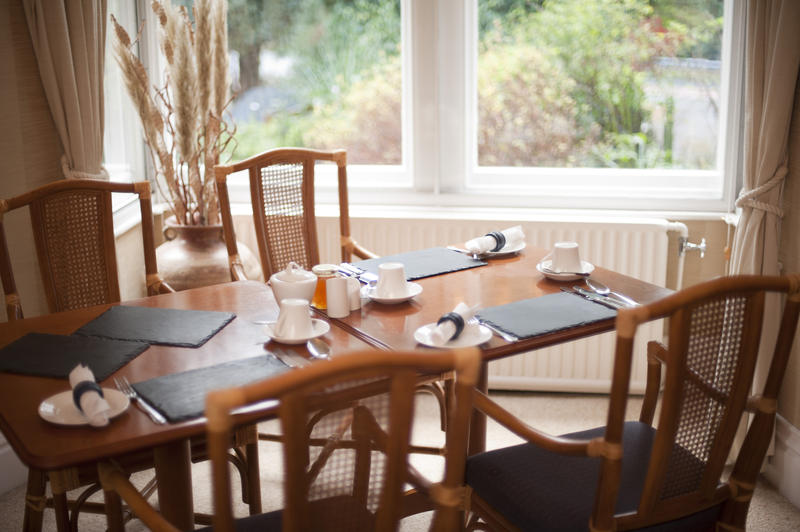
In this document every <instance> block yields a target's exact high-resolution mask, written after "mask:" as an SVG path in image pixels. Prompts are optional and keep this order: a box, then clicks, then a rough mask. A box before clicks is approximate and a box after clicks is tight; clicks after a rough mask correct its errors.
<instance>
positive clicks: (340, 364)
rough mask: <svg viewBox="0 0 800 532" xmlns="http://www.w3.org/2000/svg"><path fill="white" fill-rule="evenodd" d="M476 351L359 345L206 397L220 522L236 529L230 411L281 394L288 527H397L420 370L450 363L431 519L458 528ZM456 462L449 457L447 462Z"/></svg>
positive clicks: (216, 511)
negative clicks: (440, 476) (451, 378)
mask: <svg viewBox="0 0 800 532" xmlns="http://www.w3.org/2000/svg"><path fill="white" fill-rule="evenodd" d="M479 367H480V352H479V351H478V350H477V349H464V350H454V351H442V352H435V353H432V352H385V351H375V350H372V351H363V352H357V353H352V354H348V355H343V356H341V357H337V358H335V359H333V360H332V361H330V362H325V363H317V364H314V365H312V366H309V367H306V368H304V369H303V370H299V371H292V372H288V373H286V374H284V375H281V376H279V377H277V378H274V379H270V380H267V381H262V382H259V383H254V384H251V385H248V386H244V387H240V388H232V389H229V390H222V391H217V392H212V393H210V394H209V395H208V397H207V399H206V417H207V418H208V444H209V452H210V456H211V461H212V477H213V484H214V523H213V524H214V529H215V530H219V531H227V530H234V525H233V519H232V515H231V511H232V510H231V488H230V478H229V476H228V475H229V472H228V463H227V459H226V456H225V450H226V449H227V447H228V446H229V442H230V438H231V430H232V428H234V426H235V425H237V424H242V423H246V422H252V420H245V419H244V418H241V420H240V421H237V419H236V416H233V415H232V414H231V411H232V410H234V409H236V408H238V407H241V406H244V405H248V404H252V403H256V402H261V401H264V400H268V399H277V400H278V401H279V403H278V404H279V406H278V413H279V418H280V422H281V426H282V429H283V431H282V432H283V439H282V446H283V461H284V508H283V514H282V522H283V530H394V529H395V528H396V525H397V522H398V520H399V519H400V518H401V517H402V514H401V510H402V508H401V502H402V497H403V485H404V484H405V483H406V481H407V480H408V479H409V474H408V466H407V454H408V451H409V443H410V434H411V427H412V420H413V410H414V390H415V384H416V383H417V382H418V380H419V378H420V375H425V374H439V373H442V372H446V371H451V370H454V372H455V394H454V401H453V403H452V411H451V414H452V417H448V420H449V426H448V433H447V442H448V456H447V462H446V465H445V477H444V480H443V481H442V482H441V483H439V484H437V485H436V486H435V489H432V490H430V491H431V493H432V494H433V498H434V502H436V506H437V507H436V510H437V511H436V517H435V523H434V524H435V526H436V527H437V528H439V529H448V528H449V529H455V528H457V526H456V523H458V522H459V515H458V514H459V511H460V510H459V509H458V503H459V502H460V500H459V497H457V496H456V495H455V494H456V493H458V492H459V490H460V489H461V488H459V487H460V486H461V485H462V482H463V469H462V468H454V467H452V466H451V464H454V463H455V464H457V463H459V462H458V460H460V461H461V462H462V463H463V460H464V458H465V456H464V455H465V454H466V445H467V434H468V427H469V417H470V414H471V405H472V390H473V387H474V385H475V382H476V379H477V376H478V372H479ZM451 460H452V461H451Z"/></svg>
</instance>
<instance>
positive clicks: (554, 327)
mask: <svg viewBox="0 0 800 532" xmlns="http://www.w3.org/2000/svg"><path fill="white" fill-rule="evenodd" d="M616 315H617V311H616V310H614V309H610V308H608V307H605V306H603V305H601V304H599V303H594V302H592V301H589V300H587V299H583V298H582V297H577V296H575V295H574V294H567V293H563V292H562V293H558V294H549V295H546V296H542V297H535V298H532V299H523V300H522V301H515V302H513V303H507V304H505V305H499V306H497V307H488V308H485V309H483V310H481V311H479V312H478V314H477V316H478V319H479V320H480V321H483V322H486V323H488V324H489V325H491V326H492V327H494V328H497V329H500V330H502V331H504V332H507V333H510V334H513V335H514V336H516V337H517V338H530V337H532V336H539V335H540V334H546V333H550V332H555V331H561V330H564V329H571V328H572V327H578V326H580V325H586V324H588V323H594V322H596V321H602V320H607V319H610V318H613V317H615V316H616Z"/></svg>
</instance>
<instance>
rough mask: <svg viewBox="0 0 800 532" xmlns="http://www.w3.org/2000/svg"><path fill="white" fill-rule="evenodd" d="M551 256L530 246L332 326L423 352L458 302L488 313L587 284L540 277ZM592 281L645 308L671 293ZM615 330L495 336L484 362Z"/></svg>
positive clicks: (604, 273)
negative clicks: (418, 334)
mask: <svg viewBox="0 0 800 532" xmlns="http://www.w3.org/2000/svg"><path fill="white" fill-rule="evenodd" d="M547 253H548V251H547V250H544V249H537V248H534V247H530V246H528V247H526V248H525V249H524V250H523V251H522V252H521V253H520V254H518V255H515V256H511V257H507V258H498V259H491V260H490V261H489V265H488V266H481V267H477V268H471V269H468V270H461V271H458V272H453V273H448V274H446V275H438V276H435V277H428V278H425V279H419V280H417V281H415V282H417V283H419V284H420V285H422V288H423V291H422V293H421V294H420V295H419V296H417V297H415V298H414V299H413V300H411V301H408V302H405V303H400V304H395V305H385V304H380V303H376V302H364V305H363V306H362V308H361V311H360V312H358V311H356V312H351V313H350V315H349V316H347V317H346V318H335V319H334V318H331V319H330V321H331V323H333V324H334V325H337V326H339V327H341V328H343V329H345V330H347V331H348V332H351V333H352V334H354V335H355V336H358V337H359V338H361V339H363V340H364V341H365V342H367V343H370V344H371V345H374V346H375V347H378V348H382V349H393V350H400V349H415V348H420V347H421V346H420V345H419V344H417V342H416V341H415V340H414V331H415V330H416V329H417V328H419V327H421V326H423V325H426V324H428V323H432V322H435V321H436V320H438V319H439V317H440V316H441V315H442V314H444V313H446V312H449V311H451V310H452V309H453V308H454V307H455V306H456V305H457V304H458V303H459V302H462V301H463V302H464V303H466V304H468V305H475V304H480V306H481V308H487V307H492V306H496V305H502V304H504V303H511V302H513V301H519V300H523V299H529V298H534V297H541V296H544V295H547V294H553V293H557V292H559V291H560V290H561V287H564V286H566V287H571V286H572V285H575V284H583V282H582V281H570V282H557V281H552V280H549V279H547V278H545V277H544V276H543V275H542V274H541V273H539V271H538V270H537V269H536V264H537V263H538V262H539V261H540V260H542V257H544V256H545V255H546V254H547ZM592 279H597V280H598V281H601V282H603V283H604V284H606V285H607V286H609V287H610V288H611V289H612V290H616V291H618V292H621V293H624V294H625V295H627V296H629V297H631V298H633V299H634V300H636V301H638V302H640V303H650V302H653V301H656V300H658V299H661V298H662V297H665V296H667V295H669V294H671V293H672V290H669V289H667V288H663V287H660V286H657V285H654V284H651V283H646V282H644V281H640V280H638V279H634V278H633V277H629V276H626V275H621V274H618V273H615V272H613V271H611V270H607V269H605V268H601V267H595V270H594V272H593V273H592ZM613 328H614V320H613V319H608V320H603V321H600V322H595V323H592V324H589V325H583V326H581V327H575V328H573V329H568V330H563V331H558V332H554V333H549V334H544V335H541V336H536V337H533V338H527V339H523V340H519V341H516V342H507V341H505V340H503V339H502V338H500V337H498V336H497V335H492V339H491V340H490V341H489V342H488V343H487V344H485V345H483V346H482V348H483V353H484V359H485V360H486V361H491V360H495V359H497V358H501V357H504V356H509V355H513V354H518V353H522V352H525V351H531V350H534V349H540V348H542V347H547V346H550V345H554V344H558V343H562V342H566V341H570V340H574V339H577V338H584V337H587V336H592V335H594V334H599V333H602V332H606V331H610V330H612V329H613Z"/></svg>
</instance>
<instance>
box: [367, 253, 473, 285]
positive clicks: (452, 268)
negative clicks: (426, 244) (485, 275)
mask: <svg viewBox="0 0 800 532" xmlns="http://www.w3.org/2000/svg"><path fill="white" fill-rule="evenodd" d="M384 262H402V263H403V266H404V267H405V272H406V280H408V281H413V280H415V279H423V278H425V277H433V276H434V275H439V274H442V273H450V272H457V271H459V270H467V269H469V268H477V267H478V266H486V265H487V264H488V263H487V262H485V261H482V260H475V259H473V258H472V257H470V256H469V255H465V254H464V253H459V252H458V251H453V250H452V249H447V248H429V249H420V250H418V251H409V252H408V253H399V254H397V255H387V256H385V257H378V258H377V259H367V260H362V261H359V262H354V263H353V266H357V267H359V268H361V269H362V270H366V271H368V272H372V273H374V274H377V273H378V266H379V265H380V264H383V263H384Z"/></svg>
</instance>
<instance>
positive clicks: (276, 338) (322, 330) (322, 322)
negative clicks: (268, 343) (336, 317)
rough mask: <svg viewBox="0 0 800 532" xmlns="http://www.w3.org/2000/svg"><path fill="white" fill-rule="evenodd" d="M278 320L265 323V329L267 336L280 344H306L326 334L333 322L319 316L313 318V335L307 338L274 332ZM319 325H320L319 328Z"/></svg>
mask: <svg viewBox="0 0 800 532" xmlns="http://www.w3.org/2000/svg"><path fill="white" fill-rule="evenodd" d="M277 323H278V322H277V321H270V322H267V323H265V324H264V325H265V329H266V330H267V336H269V338H270V340H273V341H275V342H278V343H279V344H288V345H298V344H304V343H306V342H308V341H309V340H311V339H313V338H318V337H320V336H322V335H323V334H326V333H327V332H328V331H330V330H331V324H330V323H328V322H327V321H325V320H321V319H318V318H311V329H312V332H311V336H307V337H305V338H284V337H280V336H277V335H276V334H275V333H274V332H273V329H272V327H273V326H275V325H276V324H277ZM317 327H319V329H318V330H315V329H317Z"/></svg>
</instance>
